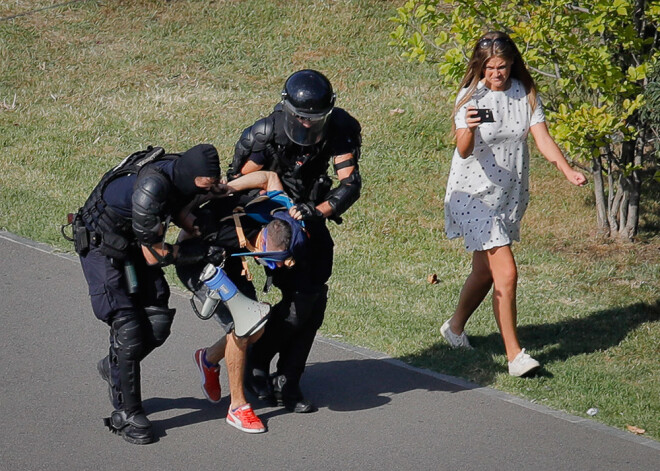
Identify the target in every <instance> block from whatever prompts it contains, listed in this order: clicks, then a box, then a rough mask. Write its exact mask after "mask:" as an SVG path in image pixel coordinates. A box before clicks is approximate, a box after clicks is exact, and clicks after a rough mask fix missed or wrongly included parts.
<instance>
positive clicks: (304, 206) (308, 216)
mask: <svg viewBox="0 0 660 471" xmlns="http://www.w3.org/2000/svg"><path fill="white" fill-rule="evenodd" d="M295 207H296V209H297V210H298V211H300V214H302V218H303V221H320V220H322V219H323V213H322V212H321V211H319V210H318V209H316V206H314V204H313V203H299V204H297V205H296V206H295Z"/></svg>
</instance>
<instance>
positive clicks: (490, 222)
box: [445, 79, 545, 252]
mask: <svg viewBox="0 0 660 471" xmlns="http://www.w3.org/2000/svg"><path fill="white" fill-rule="evenodd" d="M464 93H465V89H463V90H461V92H460V93H459V95H458V98H457V101H458V100H460V99H461V97H462V96H463V95H464ZM470 105H472V106H475V107H477V108H490V109H491V110H493V116H494V118H495V122H494V123H482V124H480V125H479V127H477V129H476V131H475V139H474V150H473V152H472V154H471V155H470V156H468V157H467V158H465V159H463V158H461V156H460V155H459V154H458V150H455V151H454V156H453V158H452V162H451V170H450V172H449V180H448V182H447V193H446V194H445V231H446V233H447V237H449V238H450V239H454V238H457V237H463V240H464V242H465V248H466V249H467V250H468V251H469V252H472V251H475V250H488V249H491V248H493V247H502V246H504V245H509V244H511V243H512V242H513V241H514V240H515V241H519V240H520V220H521V219H522V217H523V214H524V213H525V210H526V209H527V203H528V202H529V149H528V147H527V134H528V133H529V128H530V126H533V125H534V124H537V123H540V122H543V121H545V116H544V113H543V107H542V105H541V102H540V100H537V106H536V109H535V110H534V113H533V114H532V113H531V107H530V106H529V101H528V98H527V95H526V92H525V87H524V86H523V84H522V83H521V82H519V81H518V80H516V79H512V80H511V86H510V87H509V89H508V90H506V91H501V92H500V91H492V90H490V89H488V88H486V87H485V86H484V85H483V84H481V83H480V84H479V86H478V88H477V90H475V93H474V95H473V96H472V98H471V99H470V101H468V102H467V103H466V104H465V105H463V106H462V107H461V109H459V110H458V111H457V113H456V116H455V118H454V121H455V123H456V129H461V128H467V124H466V123H465V112H466V109H467V107H468V106H470Z"/></svg>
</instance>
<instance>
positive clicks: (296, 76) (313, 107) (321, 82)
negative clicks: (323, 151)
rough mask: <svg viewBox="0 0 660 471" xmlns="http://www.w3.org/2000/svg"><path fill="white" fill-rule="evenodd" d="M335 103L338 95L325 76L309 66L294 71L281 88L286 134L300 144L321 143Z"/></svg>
mask: <svg viewBox="0 0 660 471" xmlns="http://www.w3.org/2000/svg"><path fill="white" fill-rule="evenodd" d="M334 105H335V94H334V92H333V91H332V85H331V84H330V81H329V80H328V79H327V78H326V77H325V75H323V74H322V73H320V72H317V71H316V70H310V69H305V70H299V71H298V72H295V73H293V74H292V75H291V76H290V77H289V78H288V79H286V82H285V83H284V90H282V108H283V109H284V116H285V120H284V131H285V132H286V135H287V136H288V137H289V139H291V140H292V141H293V142H295V143H296V144H299V145H301V146H311V145H314V144H318V143H319V142H320V141H321V139H323V136H324V134H325V128H326V122H327V120H328V117H329V116H330V113H331V112H332V107H333V106H334Z"/></svg>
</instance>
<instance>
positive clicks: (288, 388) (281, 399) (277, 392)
mask: <svg viewBox="0 0 660 471" xmlns="http://www.w3.org/2000/svg"><path fill="white" fill-rule="evenodd" d="M272 384H273V395H274V396H275V401H276V403H277V405H278V406H284V407H285V408H286V410H288V411H291V412H296V413H298V414H306V413H308V412H314V410H315V409H314V406H313V405H312V403H311V402H310V401H308V400H307V399H305V398H304V397H303V394H302V391H301V390H300V386H299V385H298V384H293V383H292V382H290V381H287V378H286V376H284V375H278V376H274V377H273V378H272Z"/></svg>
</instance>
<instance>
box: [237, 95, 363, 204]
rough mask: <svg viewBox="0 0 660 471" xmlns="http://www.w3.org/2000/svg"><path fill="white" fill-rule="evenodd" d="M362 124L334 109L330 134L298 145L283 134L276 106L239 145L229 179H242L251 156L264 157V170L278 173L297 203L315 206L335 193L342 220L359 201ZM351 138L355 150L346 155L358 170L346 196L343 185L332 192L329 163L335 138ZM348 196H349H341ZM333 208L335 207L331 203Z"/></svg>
mask: <svg viewBox="0 0 660 471" xmlns="http://www.w3.org/2000/svg"><path fill="white" fill-rule="evenodd" d="M360 132H361V128H360V125H359V123H358V122H357V121H356V120H355V119H354V118H353V117H352V116H350V115H349V114H348V113H347V112H346V111H344V110H343V109H341V108H334V109H333V111H332V114H331V117H330V120H329V122H328V132H327V135H326V137H325V138H324V139H322V140H321V141H320V142H319V143H318V144H315V145H311V146H300V145H297V144H295V143H293V142H291V140H290V139H289V138H288V137H287V135H286V133H285V132H284V114H283V111H282V105H281V104H278V105H277V106H275V109H274V111H273V113H271V114H270V115H269V116H268V117H266V118H262V119H260V120H258V121H257V122H256V123H254V124H253V125H252V126H250V127H249V128H247V129H245V130H244V131H243V134H242V135H241V137H240V139H239V140H238V142H237V143H236V148H235V152H234V159H233V161H232V163H231V165H230V166H229V170H228V172H227V176H228V178H229V179H230V180H232V179H234V178H238V177H239V176H241V169H242V168H243V165H245V163H246V162H247V160H248V158H249V157H250V155H252V154H259V153H262V154H263V155H264V156H265V158H266V161H265V163H264V170H271V171H274V172H276V173H277V174H278V175H279V177H280V180H281V181H282V185H283V186H284V189H285V191H286V193H287V194H288V195H289V196H290V197H291V199H292V200H293V201H294V202H295V203H303V202H304V203H306V202H312V203H314V204H315V205H318V204H320V203H321V202H323V201H327V200H331V199H332V195H333V193H338V192H339V193H340V196H341V198H340V199H341V201H340V202H339V203H340V204H339V205H338V208H337V209H338V210H337V211H335V215H336V216H339V215H340V214H341V213H342V212H344V211H345V210H346V209H348V207H349V206H350V205H351V204H353V203H354V202H355V201H356V200H357V198H358V197H359V187H360V183H361V182H360V181H359V172H358V169H357V165H358V164H357V161H358V158H359V153H360ZM343 135H346V136H349V137H350V138H351V139H352V140H353V142H354V146H353V148H351V149H350V150H348V149H347V150H346V152H351V153H353V159H352V161H351V164H352V165H354V166H355V171H354V172H353V173H354V174H355V175H354V176H353V178H352V179H351V182H349V184H353V185H354V187H353V188H352V189H351V190H350V193H351V194H350V195H349V194H346V190H345V188H344V189H342V186H344V187H345V186H346V184H345V183H344V182H342V183H340V186H339V187H338V188H335V189H334V190H333V189H332V179H331V177H330V176H329V175H328V168H329V166H330V160H331V159H332V157H334V156H335V155H334V151H335V148H334V147H333V145H332V140H333V138H334V136H343ZM355 190H357V191H355ZM343 194H346V196H342V195H343ZM331 204H332V203H331Z"/></svg>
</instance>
